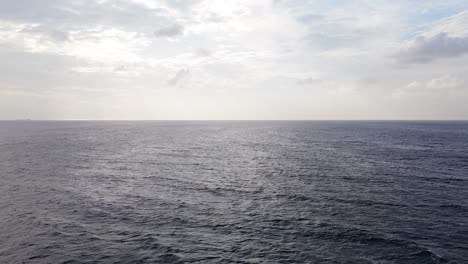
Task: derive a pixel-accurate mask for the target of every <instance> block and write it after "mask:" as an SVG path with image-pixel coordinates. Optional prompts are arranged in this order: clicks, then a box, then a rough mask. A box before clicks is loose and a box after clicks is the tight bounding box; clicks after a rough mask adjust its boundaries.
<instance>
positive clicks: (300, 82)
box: [297, 77, 322, 85]
mask: <svg viewBox="0 0 468 264" xmlns="http://www.w3.org/2000/svg"><path fill="white" fill-rule="evenodd" d="M320 83H322V80H320V79H316V78H313V77H310V78H304V79H300V80H298V81H297V84H298V85H313V84H320Z"/></svg>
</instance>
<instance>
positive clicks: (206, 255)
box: [0, 121, 468, 263]
mask: <svg viewBox="0 0 468 264" xmlns="http://www.w3.org/2000/svg"><path fill="white" fill-rule="evenodd" d="M0 169H1V170H0V263H468V123H466V122H465V123H463V122H19V121H17V122H0Z"/></svg>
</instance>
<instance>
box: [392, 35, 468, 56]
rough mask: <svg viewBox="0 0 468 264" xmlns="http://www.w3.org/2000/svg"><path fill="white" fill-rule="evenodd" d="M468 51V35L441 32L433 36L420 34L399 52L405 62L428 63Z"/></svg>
mask: <svg viewBox="0 0 468 264" xmlns="http://www.w3.org/2000/svg"><path fill="white" fill-rule="evenodd" d="M465 53H468V37H450V36H449V35H448V34H447V33H446V32H441V33H439V34H437V35H435V36H433V37H425V36H418V37H416V38H415V39H414V40H412V41H411V42H409V43H408V44H407V45H406V47H404V48H403V49H402V50H401V51H400V52H399V54H398V59H399V60H400V61H401V62H403V63H428V62H431V61H434V60H438V59H442V58H453V57H457V56H461V55H463V54H465Z"/></svg>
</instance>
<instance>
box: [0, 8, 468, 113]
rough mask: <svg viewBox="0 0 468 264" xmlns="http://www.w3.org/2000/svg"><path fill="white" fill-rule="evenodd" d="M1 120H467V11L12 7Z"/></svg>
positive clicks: (1, 14) (3, 22) (0, 82)
mask: <svg viewBox="0 0 468 264" xmlns="http://www.w3.org/2000/svg"><path fill="white" fill-rule="evenodd" d="M0 71H1V74H0V119H17V118H32V119H468V86H467V85H468V80H467V79H468V1H467V0H444V1H440V0H437V1H423V0H420V1H418V0H414V1H406V0H393V1H380V0H321V1H318V0H309V1H306V0H224V1H222V0H172V1H171V0H165V1H156V0H126V1H125V0H68V1H67V0H41V1H35V0H0Z"/></svg>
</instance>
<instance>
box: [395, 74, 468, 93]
mask: <svg viewBox="0 0 468 264" xmlns="http://www.w3.org/2000/svg"><path fill="white" fill-rule="evenodd" d="M465 83H466V81H465V80H464V79H463V78H461V77H459V76H457V75H454V74H446V75H443V76H440V77H437V78H433V79H430V80H428V81H413V82H411V83H409V84H407V85H406V86H404V87H401V88H399V89H397V90H396V91H395V92H394V93H393V97H394V98H407V97H412V96H442V95H447V94H453V93H457V92H460V91H463V86H464V84H465Z"/></svg>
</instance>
